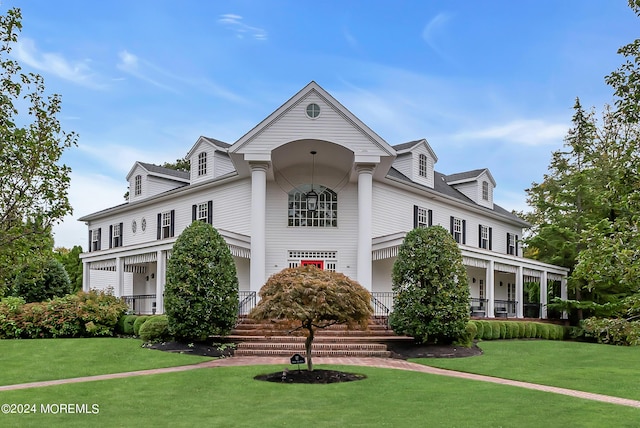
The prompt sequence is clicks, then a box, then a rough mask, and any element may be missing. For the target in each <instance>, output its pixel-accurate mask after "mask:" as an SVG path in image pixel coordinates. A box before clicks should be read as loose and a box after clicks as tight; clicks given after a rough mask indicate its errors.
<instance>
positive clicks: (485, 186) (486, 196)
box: [482, 181, 489, 201]
mask: <svg viewBox="0 0 640 428" xmlns="http://www.w3.org/2000/svg"><path fill="white" fill-rule="evenodd" d="M482 199H484V200H485V201H488V200H489V183H488V182H486V181H483V182H482Z"/></svg>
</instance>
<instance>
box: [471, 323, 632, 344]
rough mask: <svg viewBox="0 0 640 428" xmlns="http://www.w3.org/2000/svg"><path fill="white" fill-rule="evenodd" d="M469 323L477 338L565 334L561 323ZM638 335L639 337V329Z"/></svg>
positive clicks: (556, 337) (556, 336)
mask: <svg viewBox="0 0 640 428" xmlns="http://www.w3.org/2000/svg"><path fill="white" fill-rule="evenodd" d="M469 324H474V325H475V327H476V334H475V338H476V339H477V340H497V339H526V338H539V339H547V340H563V339H564V338H565V336H566V335H567V328H566V327H564V326H562V325H557V324H547V323H540V322H533V321H487V320H472V321H469ZM638 325H639V326H640V322H638ZM469 329H470V327H467V332H469ZM471 329H472V328H471ZM638 337H640V329H639V334H638Z"/></svg>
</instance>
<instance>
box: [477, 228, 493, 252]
mask: <svg viewBox="0 0 640 428" xmlns="http://www.w3.org/2000/svg"><path fill="white" fill-rule="evenodd" d="M478 229H479V231H478V247H480V248H484V249H485V250H491V241H492V239H491V235H492V233H491V232H492V229H491V228H490V227H489V226H485V225H483V224H481V225H480V226H479V227H478Z"/></svg>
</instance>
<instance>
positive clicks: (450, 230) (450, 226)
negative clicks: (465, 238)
mask: <svg viewBox="0 0 640 428" xmlns="http://www.w3.org/2000/svg"><path fill="white" fill-rule="evenodd" d="M449 232H451V235H453V216H451V217H449Z"/></svg>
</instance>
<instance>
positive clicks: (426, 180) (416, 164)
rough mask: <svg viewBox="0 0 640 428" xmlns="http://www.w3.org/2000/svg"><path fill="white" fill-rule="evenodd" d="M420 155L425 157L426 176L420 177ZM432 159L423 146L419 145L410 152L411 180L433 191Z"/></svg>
mask: <svg viewBox="0 0 640 428" xmlns="http://www.w3.org/2000/svg"><path fill="white" fill-rule="evenodd" d="M420 155H425V156H426V157H427V176H426V177H422V176H421V175H420ZM433 167H434V159H433V157H432V156H431V153H429V150H427V147H426V146H425V145H424V144H419V145H417V146H416V147H415V149H414V150H413V152H412V178H411V179H412V180H413V181H415V182H416V183H419V184H422V185H424V186H427V187H430V188H432V189H433V174H434V171H433Z"/></svg>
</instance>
